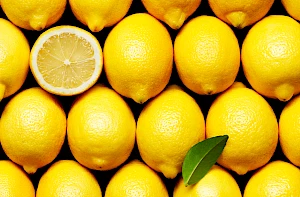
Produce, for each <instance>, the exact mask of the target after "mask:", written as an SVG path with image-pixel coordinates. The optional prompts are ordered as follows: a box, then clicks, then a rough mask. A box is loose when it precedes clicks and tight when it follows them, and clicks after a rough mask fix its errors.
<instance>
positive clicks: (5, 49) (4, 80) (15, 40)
mask: <svg viewBox="0 0 300 197" xmlns="http://www.w3.org/2000/svg"><path fill="white" fill-rule="evenodd" d="M0 29H1V34H0V101H1V100H2V98H5V97H8V96H10V95H12V94H14V93H15V92H17V91H18V90H19V89H20V88H21V86H22V85H23V83H24V81H25V79H26V76H27V73H28V70H29V54H30V47H29V44H28V41H27V39H26V37H25V36H24V34H23V33H22V32H21V30H19V29H18V28H17V27H16V26H14V25H13V24H12V23H11V22H9V21H7V20H5V19H3V18H0Z"/></svg>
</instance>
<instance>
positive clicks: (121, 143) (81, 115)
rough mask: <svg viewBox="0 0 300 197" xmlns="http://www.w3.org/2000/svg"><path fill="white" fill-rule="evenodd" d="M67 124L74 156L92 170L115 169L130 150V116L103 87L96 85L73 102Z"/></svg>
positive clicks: (133, 127)
mask: <svg viewBox="0 0 300 197" xmlns="http://www.w3.org/2000/svg"><path fill="white" fill-rule="evenodd" d="M67 125H68V126H67V133H68V142H69V145H70V148H71V151H72V153H73V155H74V157H75V158H76V160H77V161H78V162H79V163H81V164H82V165H84V166H86V167H88V168H91V169H94V170H110V169H113V168H116V167H118V166H119V165H121V164H122V163H123V162H124V161H125V160H126V159H127V158H128V157H129V155H130V153H131V151H132V149H133V147H134V143H135V130H136V122H135V119H134V116H133V113H132V112H131V109H130V108H129V106H128V105H127V104H126V102H125V101H124V100H123V99H122V97H121V96H120V95H119V94H117V93H116V92H115V91H113V90H111V89H109V88H107V87H104V86H100V85H96V86H94V87H93V88H91V89H90V90H88V91H87V92H85V93H84V94H82V95H81V96H79V98H77V99H76V101H75V103H74V104H73V105H72V107H71V110H70V112H69V115H68V120H67Z"/></svg>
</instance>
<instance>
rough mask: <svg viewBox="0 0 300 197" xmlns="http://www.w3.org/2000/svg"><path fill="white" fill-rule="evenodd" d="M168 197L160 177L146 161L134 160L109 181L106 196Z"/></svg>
mask: <svg viewBox="0 0 300 197" xmlns="http://www.w3.org/2000/svg"><path fill="white" fill-rule="evenodd" d="M132 196H139V197H140V196H144V197H150V196H155V197H168V196H169V195H168V191H167V189H166V186H165V185H164V183H163V181H162V180H161V179H160V177H159V176H158V175H157V174H156V173H155V172H154V171H153V170H152V169H151V168H149V167H148V166H147V165H145V164H144V163H142V162H140V161H138V160H133V161H131V162H130V163H128V164H126V165H124V166H123V167H122V168H120V169H119V170H118V171H117V172H116V174H115V175H114V176H113V177H112V178H111V180H110V181H109V183H108V185H107V188H106V191H105V197H132Z"/></svg>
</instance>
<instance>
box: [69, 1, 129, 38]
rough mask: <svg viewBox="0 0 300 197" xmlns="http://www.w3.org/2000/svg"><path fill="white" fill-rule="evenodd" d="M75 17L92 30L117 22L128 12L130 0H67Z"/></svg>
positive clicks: (99, 29) (95, 30)
mask: <svg viewBox="0 0 300 197" xmlns="http://www.w3.org/2000/svg"><path fill="white" fill-rule="evenodd" d="M69 3H70V6H71V9H72V11H73V13H74V15H75V16H76V18H77V19H78V20H79V21H80V22H81V23H83V24H85V25H87V26H88V27H89V29H90V30H91V31H93V32H98V31H101V30H102V29H103V28H104V27H110V26H112V25H114V24H116V23H117V22H119V21H120V20H121V19H122V18H123V17H124V16H125V15H126V13H127V12H128V10H129V8H130V5H131V3H132V0H123V1H119V0H85V1H82V0H69Z"/></svg>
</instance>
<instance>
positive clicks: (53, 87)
mask: <svg viewBox="0 0 300 197" xmlns="http://www.w3.org/2000/svg"><path fill="white" fill-rule="evenodd" d="M102 66H103V56H102V49H101V46H100V44H99V42H98V40H97V39H96V37H94V36H93V35H92V34H91V33H89V32H87V31H85V30H83V29H80V28H78V27H74V26H57V27H53V28H50V29H48V30H47V31H45V32H43V33H42V34H41V35H40V36H39V38H38V39H37V40H36V42H35V43H34V45H33V48H32V50H31V55H30V68H31V71H32V73H33V75H34V77H35V79H36V80H37V82H38V84H39V85H40V86H41V87H42V88H44V89H45V90H47V91H48V92H51V93H53V94H57V95H62V96H67V95H76V94H80V93H82V92H84V91H86V90H87V89H89V88H90V87H91V86H93V85H94V84H95V83H96V82H97V80H98V78H99V76H100V73H101V71H102Z"/></svg>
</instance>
